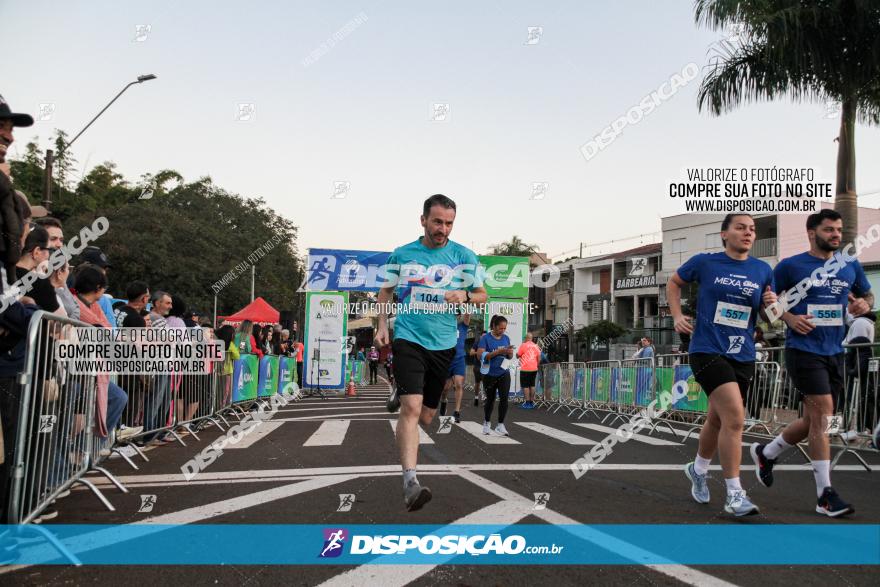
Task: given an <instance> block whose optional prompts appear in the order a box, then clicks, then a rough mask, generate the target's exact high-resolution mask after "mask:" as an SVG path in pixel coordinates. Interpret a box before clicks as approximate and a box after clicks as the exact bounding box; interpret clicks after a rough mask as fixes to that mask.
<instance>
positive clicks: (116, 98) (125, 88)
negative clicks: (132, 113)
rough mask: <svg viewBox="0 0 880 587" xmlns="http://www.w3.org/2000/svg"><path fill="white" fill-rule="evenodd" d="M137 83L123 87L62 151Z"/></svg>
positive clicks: (137, 82)
mask: <svg viewBox="0 0 880 587" xmlns="http://www.w3.org/2000/svg"><path fill="white" fill-rule="evenodd" d="M139 83H141V82H140V81H133V82H130V83H129V84H128V85H127V86H125V87H124V88H122V90H121V91H120V92H119V93H118V94H116V97H115V98H113V99H112V100H110V103H109V104H107V105H106V106H104V108H103V109H101V111H100V112H98V113H97V114H96V115H95V117H94V118H93V119H91V120H90V121H89V123H88V124H87V125H86V126H85V128H83V129H82V130H81V131H79V132H78V133H76V136H75V137H73V138H72V139H70V142H69V143H67V144H66V145H64V149H63V150H65V151H66V150H67V149H68V148H69V147H70V145H72V144H73V143H74V142H75V141H76V139H78V138H79V137H80V135H81V134H83V133H84V132H86V130H88V128H89V127H90V126H92V123H93V122H95V121H96V120H98V117H99V116H101V115H102V114H104V111H106V110H107V109H108V108H110V106H112V105H113V102H115V101H116V100H118V99H119V96H121V95H122V94H123V93H124V92H125V90H127V89H128V88H130V87H131V86H133V85H135V84H139Z"/></svg>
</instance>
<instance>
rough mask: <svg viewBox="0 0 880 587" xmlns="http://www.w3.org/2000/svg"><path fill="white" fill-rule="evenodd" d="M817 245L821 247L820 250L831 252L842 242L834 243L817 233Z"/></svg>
mask: <svg viewBox="0 0 880 587" xmlns="http://www.w3.org/2000/svg"><path fill="white" fill-rule="evenodd" d="M816 246H817V247H818V248H819V250H821V251H825V252H829V253H833V252H834V251H836V250H837V249H839V248H840V244H837V245H832V244H831V242H830V241H827V240H825V239H823V238H822V237H821V236H819V235H818V234H817V235H816Z"/></svg>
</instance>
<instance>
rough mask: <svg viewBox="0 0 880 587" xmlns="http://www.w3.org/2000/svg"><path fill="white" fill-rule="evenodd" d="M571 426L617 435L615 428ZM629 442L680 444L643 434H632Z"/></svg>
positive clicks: (661, 444)
mask: <svg viewBox="0 0 880 587" xmlns="http://www.w3.org/2000/svg"><path fill="white" fill-rule="evenodd" d="M573 424H574V425H575V426H581V427H582V428H589V429H590V430H598V431H599V432H605V433H607V434H617V428H611V427H610V426H602V425H601V424H582V423H580V422H573ZM630 440H635V441H637V442H644V443H645V444H653V445H654V446H679V444H680V443H678V442H670V441H668V440H663V439H662V438H654V437H653V436H646V435H644V434H633V435H632V437H631V438H630Z"/></svg>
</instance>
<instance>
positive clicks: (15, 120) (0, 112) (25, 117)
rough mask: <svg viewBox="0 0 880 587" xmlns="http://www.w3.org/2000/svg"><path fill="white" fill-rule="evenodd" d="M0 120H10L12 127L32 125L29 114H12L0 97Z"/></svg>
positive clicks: (32, 121) (4, 100)
mask: <svg viewBox="0 0 880 587" xmlns="http://www.w3.org/2000/svg"><path fill="white" fill-rule="evenodd" d="M0 120H11V121H12V126H30V125H32V124H33V123H34V119H33V118H32V117H31V115H30V114H21V113H17V112H13V111H12V110H11V109H10V108H9V104H8V103H7V102H6V99H5V98H4V97H3V96H0Z"/></svg>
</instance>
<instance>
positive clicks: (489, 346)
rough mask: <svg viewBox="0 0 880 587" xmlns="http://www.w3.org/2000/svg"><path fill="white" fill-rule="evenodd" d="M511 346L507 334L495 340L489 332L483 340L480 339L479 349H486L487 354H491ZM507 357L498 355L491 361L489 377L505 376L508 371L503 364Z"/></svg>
mask: <svg viewBox="0 0 880 587" xmlns="http://www.w3.org/2000/svg"><path fill="white" fill-rule="evenodd" d="M506 346H510V337H508V336H507V335H506V334H502V335H501V338H495V337H494V336H492V333H491V332H487V333H486V334H484V335H483V338H481V339H480V342H479V343H478V346H477V348H481V349H486V352H487V353H491V352H493V351H497V350H498V349H500V348H501V347H506ZM506 358H507V357H506V356H505V355H497V356H495V357H492V358H491V359H489V373H488V374H489V375H490V376H492V377H499V376H501V375H504V373H505V372H506V371H507V370H506V369H505V368H504V367H502V366H501V364H502V363H503V362H504V359H506Z"/></svg>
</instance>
